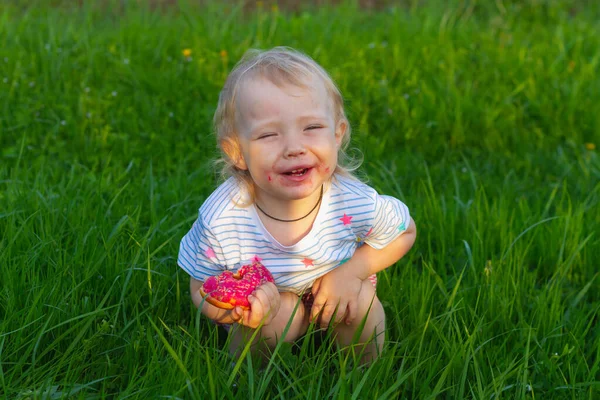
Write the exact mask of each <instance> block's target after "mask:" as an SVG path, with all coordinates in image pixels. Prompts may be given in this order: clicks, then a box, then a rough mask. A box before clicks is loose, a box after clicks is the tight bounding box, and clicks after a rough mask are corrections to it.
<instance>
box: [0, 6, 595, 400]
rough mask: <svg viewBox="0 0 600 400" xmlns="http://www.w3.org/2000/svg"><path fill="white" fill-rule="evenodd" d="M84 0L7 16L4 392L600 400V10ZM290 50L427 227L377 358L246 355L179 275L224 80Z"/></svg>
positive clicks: (402, 271) (395, 272) (305, 352)
mask: <svg viewBox="0 0 600 400" xmlns="http://www.w3.org/2000/svg"><path fill="white" fill-rule="evenodd" d="M67 4H68V3H64V2H63V3H60V2H58V1H56V2H52V3H51V2H36V3H35V6H30V5H25V3H24V2H18V1H13V2H3V3H2V4H1V5H0V43H2V44H3V45H2V46H0V398H10V399H42V398H43V399H57V398H82V399H88V398H89V399H93V398H186V399H187V398H191V399H206V398H219V399H220V398H242V397H243V398H250V399H253V398H281V399H291V398H298V399H304V398H311V399H322V398H329V397H334V398H343V399H349V398H352V399H368V398H380V399H392V398H406V399H411V398H422V399H426V398H455V399H463V398H473V399H500V398H538V399H562V398H571V399H595V398H598V397H599V396H600V378H599V376H600V323H599V312H600V290H599V289H600V278H599V277H598V271H599V268H598V267H599V265H600V237H599V235H598V232H599V231H600V204H599V203H600V158H599V155H598V148H597V146H599V145H600V79H599V72H600V23H599V21H600V11H599V9H598V8H599V7H598V5H596V4H595V3H594V2H591V1H590V2H586V1H580V2H573V1H571V2H568V1H558V0H557V1H551V0H547V1H541V0H538V1H534V0H529V1H525V0H524V1H506V0H497V1H494V2H485V3H483V2H477V1H461V2H458V1H457V2H451V4H450V5H447V4H446V2H435V1H429V2H409V1H407V2H402V3H401V5H399V6H395V7H394V6H391V5H389V4H388V5H385V6H382V7H380V8H378V9H377V10H375V9H360V8H358V7H357V6H356V5H354V4H352V3H344V4H342V5H339V6H337V7H324V6H321V7H317V8H306V9H304V8H301V7H296V8H295V9H294V10H293V11H286V9H285V7H284V5H283V4H282V5H281V6H277V5H274V4H273V3H269V2H265V3H262V2H258V4H256V5H255V6H253V7H241V6H237V5H235V4H233V3H227V4H226V5H218V4H217V3H204V4H203V5H202V6H200V7H199V6H195V5H190V4H189V3H179V4H175V3H174V4H171V6H169V7H163V8H160V7H159V8H156V9H154V10H150V9H149V8H148V7H142V6H139V5H137V3H134V2H121V1H119V2H104V3H100V2H96V3H86V2H84V6H82V7H74V6H69V5H67ZM275 45H288V46H292V47H295V48H298V49H300V50H303V51H305V52H307V53H308V54H310V55H311V56H313V57H314V58H315V59H316V60H317V61H318V62H319V63H321V64H322V65H323V66H324V67H325V68H326V69H328V70H329V71H330V72H331V74H332V76H333V77H334V79H335V80H336V81H337V83H338V84H339V86H340V87H341V89H342V92H343V93H344V95H345V97H346V101H347V109H348V113H349V116H350V119H351V123H352V125H353V129H354V131H353V145H354V147H355V148H357V149H358V150H360V151H361V152H362V153H363V155H364V159H365V162H364V164H363V168H362V171H363V172H364V174H365V175H366V176H368V177H369V182H370V184H371V185H372V186H374V187H375V188H377V189H378V190H379V191H381V192H383V193H386V194H390V195H394V196H397V197H399V198H401V199H402V200H403V201H404V202H405V203H407V204H408V205H409V207H410V208H411V213H412V215H413V218H414V219H415V221H416V222H417V226H418V228H419V236H418V238H417V242H416V244H415V246H414V248H413V249H412V251H411V252H410V253H409V254H408V255H407V256H406V257H405V258H404V259H403V260H401V261H400V262H399V263H397V264H396V265H395V266H392V267H390V268H389V269H388V270H386V271H385V272H383V273H381V274H380V280H379V281H380V284H379V286H378V292H379V296H380V298H381V299H382V300H383V303H384V307H385V309H386V313H387V316H388V337H389V342H388V344H387V348H386V352H385V354H384V355H383V356H382V357H381V359H380V360H379V361H378V362H377V363H375V364H373V365H372V366H370V367H368V368H356V367H354V366H353V365H354V363H353V360H352V358H351V357H350V356H347V355H344V353H342V352H338V351H336V350H335V349H334V348H332V347H331V345H330V342H329V341H327V340H326V341H325V344H324V345H323V346H321V347H319V348H314V340H313V339H314V335H312V334H311V335H308V337H307V339H306V340H304V341H301V342H300V343H299V346H298V347H296V348H291V347H288V346H281V347H279V348H278V349H277V350H276V354H275V356H274V357H273V359H272V362H271V363H270V364H269V365H268V366H267V367H266V368H264V369H258V368H257V367H256V365H254V364H252V363H251V361H250V360H249V359H248V358H243V359H241V360H240V361H239V362H237V363H234V364H233V365H232V360H231V359H230V358H229V357H228V355H227V352H226V351H224V349H225V348H226V347H225V346H226V343H225V342H226V340H227V338H226V337H225V336H224V335H223V334H222V333H219V331H218V330H217V329H216V328H215V327H214V326H213V325H211V324H210V323H209V322H208V321H206V320H205V319H203V318H201V316H200V315H199V314H198V313H197V312H196V310H195V309H194V308H193V306H192V304H191V302H190V300H189V289H188V277H187V276H186V274H185V273H184V272H183V271H182V270H180V269H179V268H178V267H177V265H176V257H177V252H178V244H179V240H180V239H181V237H182V236H183V235H184V234H185V232H186V231H187V230H188V229H189V228H190V226H191V224H192V222H193V220H194V219H195V217H196V213H197V209H198V207H199V206H200V205H201V203H202V201H203V199H205V198H206V196H207V195H208V194H209V193H210V192H211V191H212V190H213V189H214V187H215V186H216V184H217V180H216V174H215V171H214V169H213V168H212V164H211V161H212V159H213V158H214V156H215V154H216V153H215V150H216V144H215V139H214V137H213V136H212V135H211V128H210V126H211V122H210V121H211V118H212V114H213V112H214V109H215V104H216V100H217V96H218V91H219V90H220V87H221V85H222V84H223V82H224V79H225V77H226V76H227V73H228V71H229V70H230V69H231V67H232V66H233V64H234V63H235V62H236V61H237V60H238V58H239V57H240V56H241V55H242V54H243V53H244V51H245V50H246V49H248V48H250V47H258V48H268V47H272V46H275ZM184 53H185V54H184Z"/></svg>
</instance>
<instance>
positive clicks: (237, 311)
mask: <svg viewBox="0 0 600 400" xmlns="http://www.w3.org/2000/svg"><path fill="white" fill-rule="evenodd" d="M243 312H244V310H243V309H242V307H240V306H237V307H234V308H233V309H232V310H231V319H233V320H234V321H235V322H238V321H239V320H240V318H242V315H243Z"/></svg>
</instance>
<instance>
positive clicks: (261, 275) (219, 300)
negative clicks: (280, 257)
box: [200, 261, 274, 310]
mask: <svg viewBox="0 0 600 400" xmlns="http://www.w3.org/2000/svg"><path fill="white" fill-rule="evenodd" d="M266 282H274V280H273V276H272V275H271V273H270V272H269V270H268V269H267V268H266V267H265V266H264V265H262V264H261V263H260V262H258V261H254V262H253V263H252V264H248V265H244V266H242V267H241V268H240V269H238V271H237V272H236V273H233V272H231V271H224V272H223V273H222V274H220V275H217V276H211V277H210V278H208V279H207V280H206V281H205V282H204V284H203V285H202V288H201V289H200V294H201V295H202V297H204V299H205V300H206V301H208V302H209V303H210V304H212V305H214V306H215V307H219V308H224V309H227V310H230V309H232V308H234V307H236V306H240V307H241V308H243V309H246V310H247V309H249V308H250V302H248V296H249V295H251V294H252V292H254V290H255V289H256V288H257V287H259V286H260V285H262V284H263V283H266Z"/></svg>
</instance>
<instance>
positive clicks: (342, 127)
mask: <svg viewBox="0 0 600 400" xmlns="http://www.w3.org/2000/svg"><path fill="white" fill-rule="evenodd" d="M347 129H348V121H346V120H345V119H341V120H340V121H339V122H338V123H337V127H336V128H335V144H336V145H337V147H338V148H339V147H340V146H341V145H342V139H344V136H346V130H347Z"/></svg>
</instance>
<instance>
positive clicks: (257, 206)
mask: <svg viewBox="0 0 600 400" xmlns="http://www.w3.org/2000/svg"><path fill="white" fill-rule="evenodd" d="M322 199H323V185H321V194H320V195H319V200H318V201H317V204H315V206H314V207H313V208H312V210H310V211H309V212H308V214H306V215H305V216H304V217H300V218H296V219H279V218H275V217H274V216H272V215H269V214H267V213H266V212H265V210H263V209H262V208H260V206H259V205H258V203H256V202H255V203H254V205H255V206H256V208H258V209H259V210H260V211H261V212H262V213H263V214H265V215H266V216H267V217H269V218H271V219H274V220H275V221H279V222H296V221H300V220H301V219H304V218H306V217H308V216H309V215H310V214H312V212H313V211H315V209H316V208H317V207H318V206H319V204H321V200H322Z"/></svg>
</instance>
